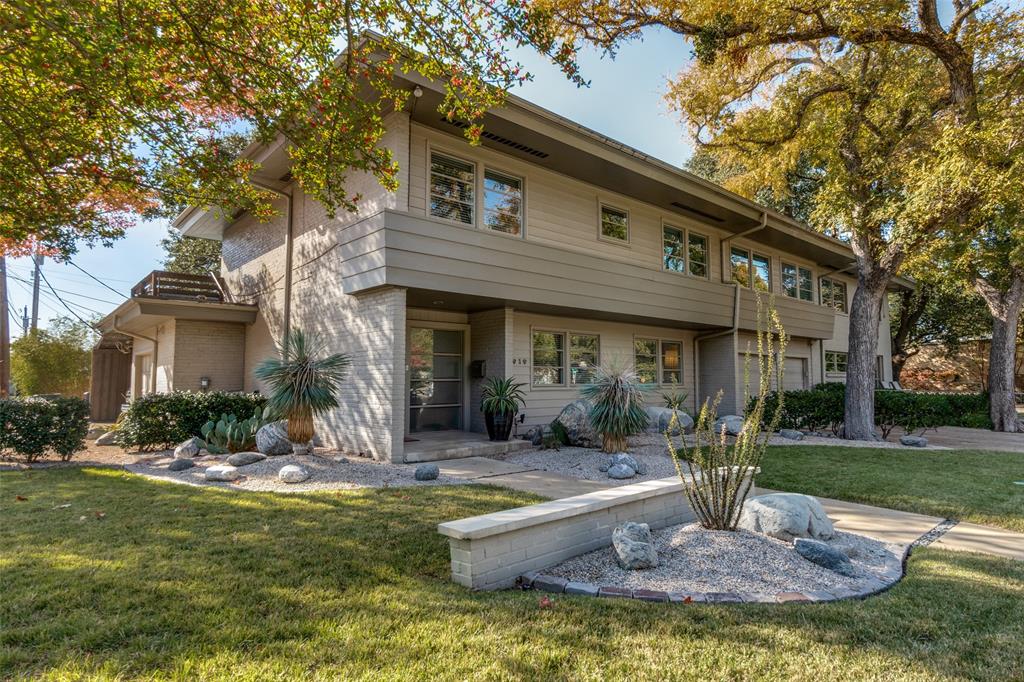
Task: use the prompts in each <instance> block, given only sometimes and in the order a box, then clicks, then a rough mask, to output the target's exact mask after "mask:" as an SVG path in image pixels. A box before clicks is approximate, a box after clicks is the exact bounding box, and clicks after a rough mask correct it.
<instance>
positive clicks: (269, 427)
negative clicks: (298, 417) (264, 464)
mask: <svg viewBox="0 0 1024 682" xmlns="http://www.w3.org/2000/svg"><path fill="white" fill-rule="evenodd" d="M256 449H257V450H259V451H260V452H261V453H263V454H264V455H269V456H275V455H287V454H290V453H291V451H292V443H291V441H290V440H288V422H287V421H286V420H284V419H282V420H281V421H277V422H271V423H269V424H264V425H263V426H261V427H260V430H259V431H257V432H256Z"/></svg>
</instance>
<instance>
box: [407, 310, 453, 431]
mask: <svg viewBox="0 0 1024 682" xmlns="http://www.w3.org/2000/svg"><path fill="white" fill-rule="evenodd" d="M462 343H463V340H462V332H461V331H458V330H451V329H423V328H412V329H410V330H409V431H410V432H411V433H415V432H417V431H451V430H459V429H462V395H463V385H462V381H463V376H462V365H463V363H462Z"/></svg>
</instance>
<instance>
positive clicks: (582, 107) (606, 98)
mask: <svg viewBox="0 0 1024 682" xmlns="http://www.w3.org/2000/svg"><path fill="white" fill-rule="evenodd" d="M517 57H518V58H519V60H520V61H521V62H522V63H523V64H524V65H525V66H526V67H527V70H528V71H530V72H531V73H533V74H535V79H534V81H533V82H530V83H527V84H525V85H524V86H523V87H521V88H519V89H517V90H516V91H515V93H516V94H518V95H520V96H521V97H525V98H526V99H528V100H530V101H532V102H535V103H536V104H539V105H540V106H542V107H545V108H547V109H550V110H552V111H554V112H555V113H557V114H561V115H562V116H565V117H567V118H570V119H572V120H574V121H576V122H578V123H581V124H582V125H585V126H587V127H588V128H592V129H594V130H596V131H598V132H600V133H602V134H604V135H607V136H609V137H611V138H614V139H616V140H619V141H620V142H624V143H626V144H628V145H631V146H633V147H636V148H637V149H639V150H640V151H642V152H645V153H647V154H650V155H651V156H655V157H657V158H660V159H663V160H664V161H668V162H669V163H673V164H676V165H681V164H682V163H683V162H685V160H686V159H687V158H688V157H689V155H690V152H691V146H690V144H689V142H688V139H687V138H688V136H687V133H686V130H685V127H684V126H683V125H681V124H680V123H679V122H678V120H677V119H676V118H675V117H674V116H673V115H672V114H670V113H669V111H668V108H667V107H666V106H665V103H664V101H663V99H662V97H663V94H664V92H665V89H666V81H667V79H668V78H670V77H671V76H673V75H675V74H676V73H677V72H678V71H679V70H680V68H682V66H683V65H684V64H685V63H686V62H687V60H688V59H689V58H690V48H689V47H688V46H687V45H686V44H685V43H684V42H683V41H682V40H681V39H680V38H679V37H677V36H673V35H672V34H670V33H668V32H667V31H652V32H648V33H647V34H646V36H645V39H644V41H643V42H634V43H630V44H628V45H626V46H625V47H624V48H622V49H621V50H620V51H619V53H618V54H617V56H616V58H615V60H611V59H609V58H602V57H601V55H600V54H599V53H598V52H596V51H589V52H587V53H585V54H584V55H583V56H582V58H581V60H580V64H581V67H582V72H583V76H584V78H586V79H589V80H590V82H591V85H590V87H589V88H583V89H577V88H576V87H574V86H573V85H572V84H571V83H569V82H568V81H567V80H566V79H565V77H564V76H563V75H562V74H561V73H560V72H559V71H558V69H556V68H554V67H552V66H551V65H550V64H547V63H546V62H545V61H544V60H543V59H542V58H540V57H538V56H537V55H536V54H534V53H532V52H528V51H525V50H524V51H522V52H520V53H519V54H517ZM166 232H167V223H166V221H153V222H147V223H140V224H139V225H137V226H136V227H134V228H132V229H131V230H129V233H128V236H127V237H125V238H124V239H122V240H120V241H118V242H117V243H116V244H115V245H114V246H113V247H112V248H102V247H99V248H94V249H89V248H83V249H82V250H81V252H80V253H79V254H78V255H77V256H75V258H74V259H73V260H74V262H75V263H77V264H78V265H79V266H80V267H81V268H83V269H84V270H86V271H88V272H90V273H91V274H93V275H95V276H96V277H98V278H99V279H101V280H103V281H104V282H106V283H107V284H109V285H110V286H111V287H113V288H114V289H117V290H118V291H121V292H122V293H123V294H125V295H127V294H128V291H129V289H130V288H131V287H132V285H133V284H135V283H136V282H138V281H139V280H141V279H142V278H143V277H145V276H146V275H147V274H148V273H149V272H150V271H151V270H155V269H158V268H159V267H160V262H161V261H162V259H163V252H162V250H161V249H160V239H162V238H163V236H164V235H165V234H166ZM43 272H44V273H45V274H46V277H47V279H49V281H50V284H51V285H52V286H53V287H54V288H55V289H56V290H57V293H58V294H59V295H60V296H61V297H62V298H64V300H66V301H68V302H69V303H71V304H72V307H73V308H75V310H77V311H78V313H79V314H80V315H82V317H86V318H88V317H89V316H91V315H93V314H95V313H100V314H106V313H108V312H110V311H111V310H113V309H114V308H115V307H116V306H117V304H119V303H120V302H121V301H123V300H124V299H123V298H121V297H120V296H118V295H117V294H115V293H114V292H112V291H110V290H109V289H106V288H105V287H103V286H102V285H100V284H97V283H96V282H94V281H92V280H91V279H89V278H88V277H87V276H86V275H84V274H82V273H81V272H80V271H78V270H76V269H75V268H72V267H70V266H66V265H57V264H55V263H52V262H49V261H47V262H46V263H45V264H44V266H43ZM8 273H9V280H8V288H9V296H10V298H9V300H10V306H11V310H12V311H13V312H14V316H15V318H16V319H17V322H12V324H11V336H12V338H16V337H18V336H20V335H21V326H20V320H21V312H22V310H23V308H24V307H25V306H29V308H30V310H31V302H32V300H31V295H30V290H31V287H30V285H29V284H27V283H26V282H24V281H21V280H30V279H31V274H32V264H31V261H29V260H28V259H17V260H8ZM42 291H43V292H44V293H43V295H42V296H41V297H40V313H39V324H40V327H45V326H46V324H47V322H48V321H49V320H50V319H51V318H54V317H57V316H59V315H68V312H67V310H65V309H64V307H63V306H62V305H61V304H60V302H58V301H57V300H56V298H55V297H54V296H53V295H52V294H50V293H49V291H48V290H47V288H46V285H45V284H44V285H43V286H42Z"/></svg>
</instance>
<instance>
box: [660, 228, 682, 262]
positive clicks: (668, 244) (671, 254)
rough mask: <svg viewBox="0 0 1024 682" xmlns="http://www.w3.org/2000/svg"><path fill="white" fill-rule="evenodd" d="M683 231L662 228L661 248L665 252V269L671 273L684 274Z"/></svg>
mask: <svg viewBox="0 0 1024 682" xmlns="http://www.w3.org/2000/svg"><path fill="white" fill-rule="evenodd" d="M684 239H685V237H684V235H683V231H682V230H680V229H677V228H675V227H669V226H668V225H666V226H665V227H664V228H662V247H663V249H664V252H665V261H664V262H665V269H666V270H671V271H672V272H686V251H685V246H684V243H685V242H684Z"/></svg>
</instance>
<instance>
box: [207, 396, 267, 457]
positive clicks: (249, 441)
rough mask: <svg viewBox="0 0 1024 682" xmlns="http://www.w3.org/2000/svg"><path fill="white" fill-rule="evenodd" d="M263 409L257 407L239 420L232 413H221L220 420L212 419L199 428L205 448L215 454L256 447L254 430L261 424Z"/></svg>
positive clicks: (257, 429) (262, 422)
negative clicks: (245, 417)
mask: <svg viewBox="0 0 1024 682" xmlns="http://www.w3.org/2000/svg"><path fill="white" fill-rule="evenodd" d="M263 424H264V421H263V410H261V409H260V408H259V407H257V408H256V409H255V410H253V413H252V416H251V417H249V418H248V419H243V420H241V421H239V419H238V417H236V416H235V415H233V414H230V415H229V414H222V415H221V416H220V420H219V421H217V422H214V421H213V420H212V419H211V420H210V421H208V422H206V423H205V424H203V426H202V428H201V429H199V432H200V433H201V434H202V436H203V441H204V444H205V445H206V449H207V450H209V451H210V452H212V453H214V454H215V455H222V454H224V453H226V452H243V451H246V450H252V449H253V448H254V447H256V432H257V431H259V430H260V427H261V426H263Z"/></svg>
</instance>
